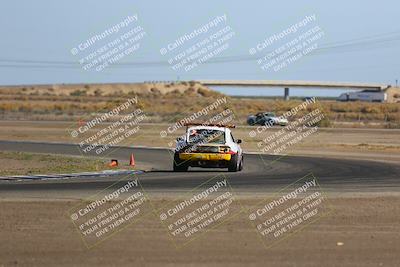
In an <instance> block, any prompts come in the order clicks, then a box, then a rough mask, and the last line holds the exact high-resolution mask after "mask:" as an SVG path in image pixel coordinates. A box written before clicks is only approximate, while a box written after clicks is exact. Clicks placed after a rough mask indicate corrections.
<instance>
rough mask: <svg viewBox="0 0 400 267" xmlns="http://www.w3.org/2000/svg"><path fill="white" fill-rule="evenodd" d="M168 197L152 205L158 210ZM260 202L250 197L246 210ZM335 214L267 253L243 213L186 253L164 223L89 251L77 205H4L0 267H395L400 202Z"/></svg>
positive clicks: (381, 200)
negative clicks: (73, 211)
mask: <svg viewBox="0 0 400 267" xmlns="http://www.w3.org/2000/svg"><path fill="white" fill-rule="evenodd" d="M167 201H168V200H167V199H154V200H152V202H153V205H154V206H155V207H158V206H163V205H165V203H166V202H167ZM256 201H258V200H254V199H253V200H252V199H245V200H242V201H241V204H242V205H243V206H244V207H245V208H246V207H250V206H251V205H254V203H255V202H256ZM329 202H330V204H331V206H332V209H333V212H332V213H331V214H330V215H329V216H326V217H324V218H321V219H319V220H318V221H316V222H314V223H312V224H311V225H308V226H307V227H305V228H304V229H303V230H301V231H300V232H299V233H297V234H295V235H294V236H291V237H290V238H287V239H286V240H284V241H282V242H280V243H279V244H277V245H275V246H273V247H272V248H269V249H266V248H265V247H264V246H263V245H262V243H261V241H260V238H259V236H258V234H257V233H256V232H255V231H254V229H252V228H251V227H250V225H249V223H248V219H247V218H246V216H244V214H241V215H239V216H236V217H235V218H232V219H230V220H229V221H228V222H226V223H224V224H222V225H220V226H218V227H217V228H215V229H212V230H210V231H208V232H206V233H205V234H204V235H202V236H201V237H199V238H198V239H196V240H194V241H193V242H191V243H190V244H189V245H187V246H184V247H183V248H180V249H177V248H175V247H174V246H173V244H172V243H171V240H170V238H169V236H168V234H167V233H166V230H165V228H164V227H163V226H162V225H161V223H160V220H159V219H158V218H157V217H156V216H155V215H153V214H152V213H150V214H149V215H148V216H146V217H145V218H143V219H142V221H139V222H136V223H134V224H132V225H129V226H128V227H127V228H125V229H123V230H122V231H120V232H118V233H117V234H115V235H113V236H112V237H110V238H109V239H107V240H105V241H104V242H103V243H101V244H100V245H99V246H97V247H95V248H93V249H90V250H88V249H86V248H85V246H84V245H83V243H82V240H81V237H80V236H79V233H77V232H76V229H74V226H73V224H72V222H71V220H70V218H69V217H68V216H67V211H68V210H69V209H70V208H71V207H73V206H74V205H76V204H77V203H78V202H77V201H73V200H70V201H66V200H58V201H54V200H52V201H32V200H29V201H18V200H7V201H6V200H2V201H0V207H1V211H2V220H1V221H0V235H1V237H2V242H1V243H0V266H10V265H23V266H28V265H29V266H55V265H57V266H72V265H74V266H76V265H79V266H110V265H114V266H115V265H119V266H127V265H129V266H133V265H134V266H139V265H140V266H165V265H170V266H171V265H173V266H188V265H190V266H205V265H207V266H226V265H230V266H243V265H247V266H396V265H397V263H398V255H399V254H400V246H399V244H400V224H399V221H400V208H399V207H400V197H368V198H367V197H363V198H330V199H329Z"/></svg>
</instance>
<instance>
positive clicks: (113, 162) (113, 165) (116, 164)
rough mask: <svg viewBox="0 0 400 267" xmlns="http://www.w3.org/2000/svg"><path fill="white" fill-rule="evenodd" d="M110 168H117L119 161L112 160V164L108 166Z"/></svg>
mask: <svg viewBox="0 0 400 267" xmlns="http://www.w3.org/2000/svg"><path fill="white" fill-rule="evenodd" d="M108 166H110V167H117V166H118V160H116V159H112V160H111V163H110V164H109V165H108Z"/></svg>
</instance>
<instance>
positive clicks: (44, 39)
mask: <svg viewBox="0 0 400 267" xmlns="http://www.w3.org/2000/svg"><path fill="white" fill-rule="evenodd" d="M0 5H1V6H0V23H1V25H2V27H1V28H0V36H1V39H0V40H1V41H0V84H3V85H5V84H32V83H33V84H44V83H81V82H140V81H147V80H175V79H177V77H179V78H180V79H181V80H196V79H276V80H284V79H285V80H326V81H328V80H329V81H334V80H337V81H358V82H382V83H391V84H394V81H395V79H396V78H400V71H399V67H400V62H399V61H400V60H399V59H400V24H399V21H398V14H399V13H400V2H399V1H396V0H382V1H365V0H364V1H362V0H350V1H344V0H339V1H321V0H318V1H305V0H298V1H293V0H290V1H289V0H281V1H262V0H260V1H241V2H239V1H231V0H219V1H215V0H203V1H183V0H182V1H177V0H175V1H154V0H146V1H127V0H125V1H122V0H120V1H104V0H84V1H82V0H81V1H78V0H69V1H54V0H35V1H32V0H13V1H11V0H3V1H2V2H1V4H0ZM133 14H138V16H139V24H140V25H141V26H143V28H144V29H145V31H146V33H147V37H146V38H145V39H144V40H143V42H142V43H141V46H142V47H141V49H140V50H139V51H138V52H137V53H136V54H134V55H132V56H128V57H127V58H124V59H123V60H122V62H137V61H141V62H142V61H145V62H147V61H166V59H167V58H165V57H163V56H161V55H160V53H159V49H160V48H161V47H162V46H164V45H165V44H167V43H168V42H171V41H172V40H174V39H175V38H177V37H178V36H180V35H182V34H184V33H187V32H190V31H192V30H193V29H195V28H196V27H198V26H200V25H202V24H204V23H206V22H208V21H209V20H210V19H212V18H214V17H216V16H218V15H223V14H227V16H228V25H230V26H231V27H232V29H233V30H234V31H235V33H236V36H235V37H234V38H233V39H232V40H231V41H230V49H228V50H227V51H225V52H224V53H223V54H222V56H249V55H248V50H249V48H250V47H252V46H254V45H255V44H256V43H258V42H260V41H262V40H263V39H264V38H266V37H268V36H270V35H272V34H274V33H278V32H280V31H281V30H283V29H285V28H287V27H288V26H290V25H291V24H293V23H295V22H297V21H299V20H301V19H302V18H304V17H305V16H306V15H312V14H316V16H317V24H318V25H319V26H320V27H321V28H322V29H323V30H324V32H325V36H324V37H323V39H322V40H321V42H320V44H321V45H322V46H324V45H330V44H332V43H336V42H339V43H342V42H345V41H348V40H354V39H359V38H365V37H368V38H370V37H371V36H372V37H373V36H378V37H377V38H376V39H375V38H374V39H371V40H372V41H371V42H369V40H367V43H363V44H362V45H357V44H356V45H354V46H346V47H344V48H335V49H327V50H326V51H325V52H324V53H320V54H317V55H314V56H309V57H306V58H302V59H301V60H300V61H299V62H296V63H295V64H292V65H291V66H289V67H288V68H286V69H284V70H283V71H280V72H273V71H262V70H261V69H260V68H259V66H258V65H257V64H256V62H255V61H254V60H248V61H244V62H241V61H235V62H229V63H221V64H205V65H202V66H200V67H198V68H196V69H195V70H193V71H190V72H189V73H187V72H185V71H180V72H176V71H174V70H172V69H171V68H170V67H169V66H167V65H159V66H152V67H137V66H136V67H122V68H121V67H120V68H108V69H106V70H104V71H103V72H95V71H92V72H87V71H83V70H82V69H81V68H80V67H79V66H69V67H61V68H60V67H54V66H53V65H48V64H46V63H38V64H35V67H32V63H27V62H26V61H32V62H38V61H40V62H42V61H52V62H53V61H55V62H67V63H71V62H72V63H73V62H76V61H77V58H76V57H74V56H73V55H72V54H71V53H70V50H71V48H72V47H75V46H76V45H77V44H79V43H80V42H82V41H84V40H85V39H87V38H89V37H90V36H92V35H94V34H96V33H100V32H102V31H104V30H105V29H107V28H109V27H110V26H112V25H114V24H116V23H118V22H119V21H121V20H122V19H124V18H125V17H127V16H128V15H133ZM386 34H387V35H386Z"/></svg>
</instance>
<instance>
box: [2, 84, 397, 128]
mask: <svg viewBox="0 0 400 267" xmlns="http://www.w3.org/2000/svg"><path fill="white" fill-rule="evenodd" d="M393 90H394V91H393V92H397V91H396V90H395V89H393ZM391 95H393V96H395V95H396V94H394V93H391ZM399 95H400V94H399ZM135 96H137V97H138V100H139V104H138V106H139V107H140V108H141V109H143V111H144V112H145V113H146V115H148V116H147V119H148V121H147V122H154V123H158V122H168V121H173V120H176V119H178V118H182V117H185V116H188V115H191V114H192V113H194V112H197V111H199V110H201V109H202V108H204V107H205V106H207V105H209V104H211V103H212V102H214V101H215V100H216V99H217V98H221V97H226V99H227V102H226V104H225V105H222V106H221V107H220V108H221V109H226V108H230V109H231V110H232V111H234V113H235V115H236V121H235V123H237V124H239V125H240V124H245V123H246V117H247V116H248V115H249V114H254V113H257V112H261V111H274V112H276V113H277V114H278V115H281V114H283V113H285V112H286V111H289V110H290V109H291V108H293V107H295V106H297V105H299V104H301V100H291V101H283V100H281V99H254V98H231V97H227V96H224V95H222V94H220V93H218V92H215V91H213V90H211V89H209V88H207V87H205V86H203V85H202V84H199V83H197V82H179V83H169V84H168V83H154V84H152V83H149V84H87V85H84V84H76V85H41V86H38V85H36V86H12V87H5V86H3V87H0V119H1V120H50V121H71V120H72V121H74V120H78V119H80V118H82V117H85V116H92V115H95V114H99V113H104V112H108V111H109V110H111V109H112V108H114V107H116V106H117V105H119V104H121V103H124V102H125V101H126V100H127V99H128V98H131V97H135ZM317 103H318V104H315V105H312V106H309V107H308V110H304V111H302V112H300V113H299V114H298V115H297V116H302V115H304V114H305V113H306V112H308V111H310V110H312V109H315V108H316V107H318V108H321V109H322V110H323V112H324V113H325V115H326V120H325V121H323V122H322V126H326V127H333V126H338V127H342V126H345V127H369V128H399V127H400V104H399V103H365V102H351V103H341V102H336V101H319V102H317Z"/></svg>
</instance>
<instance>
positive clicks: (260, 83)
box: [198, 80, 390, 100]
mask: <svg viewBox="0 0 400 267" xmlns="http://www.w3.org/2000/svg"><path fill="white" fill-rule="evenodd" d="M198 82H200V83H202V84H204V85H205V86H252V87H283V88H285V94H284V98H285V100H289V88H290V87H302V88H310V89H320V88H324V89H357V90H366V89H368V90H375V91H377V92H379V91H382V90H384V89H387V88H389V87H390V85H386V84H378V83H351V82H321V81H278V80H200V81H198Z"/></svg>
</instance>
